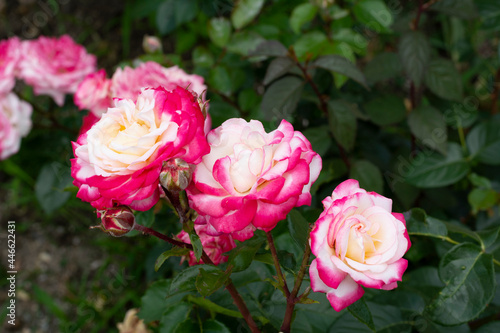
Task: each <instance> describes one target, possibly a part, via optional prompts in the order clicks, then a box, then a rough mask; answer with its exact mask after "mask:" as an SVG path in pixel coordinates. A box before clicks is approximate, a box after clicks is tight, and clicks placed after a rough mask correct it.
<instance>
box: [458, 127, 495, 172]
mask: <svg viewBox="0 0 500 333" xmlns="http://www.w3.org/2000/svg"><path fill="white" fill-rule="evenodd" d="M499 128H500V121H498V120H493V121H488V122H483V123H480V124H478V125H476V126H475V127H474V128H473V129H472V130H471V131H470V132H469V134H468V135H467V138H466V142H467V147H468V148H469V151H470V154H471V158H473V159H476V160H478V161H479V162H481V163H484V164H490V165H499V164H500V131H499V130H498V129H499Z"/></svg>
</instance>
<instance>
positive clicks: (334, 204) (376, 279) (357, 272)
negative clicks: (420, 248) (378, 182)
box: [309, 179, 411, 311]
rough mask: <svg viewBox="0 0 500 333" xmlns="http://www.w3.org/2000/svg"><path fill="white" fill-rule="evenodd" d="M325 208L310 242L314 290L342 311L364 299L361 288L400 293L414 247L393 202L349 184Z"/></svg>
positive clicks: (337, 309)
mask: <svg viewBox="0 0 500 333" xmlns="http://www.w3.org/2000/svg"><path fill="white" fill-rule="evenodd" d="M323 205H324V207H325V210H324V211H323V213H321V215H320V217H319V219H318V220H317V221H316V224H315V226H314V228H313V230H312V231H311V236H310V237H311V238H310V244H311V251H312V253H313V254H314V255H315V256H316V259H314V260H313V261H312V263H311V267H310V269H309V275H310V277H311V288H312V290H314V291H317V292H324V293H326V297H327V298H328V300H329V301H330V304H331V305H332V306H333V308H334V309H335V310H336V311H340V310H342V309H343V308H345V307H347V306H349V305H351V304H352V303H354V302H356V301H357V300H358V299H360V298H361V296H363V293H364V290H363V288H362V287H361V286H364V287H367V288H376V289H385V290H390V289H394V288H396V287H397V281H401V279H402V276H403V273H404V271H405V270H406V267H407V266H408V262H407V261H406V260H405V259H402V256H403V255H404V254H405V253H406V251H407V250H408V249H409V248H410V245H411V244H410V239H409V237H408V233H407V231H406V223H405V220H404V217H403V214H400V213H391V210H392V200H391V199H388V198H386V197H384V196H381V195H379V194H377V193H375V192H366V191H365V190H364V189H361V188H359V184H358V182H357V181H356V180H354V179H349V180H346V181H344V182H343V183H341V184H340V185H339V186H337V187H336V188H335V190H333V193H332V196H331V197H327V198H326V199H325V200H323Z"/></svg>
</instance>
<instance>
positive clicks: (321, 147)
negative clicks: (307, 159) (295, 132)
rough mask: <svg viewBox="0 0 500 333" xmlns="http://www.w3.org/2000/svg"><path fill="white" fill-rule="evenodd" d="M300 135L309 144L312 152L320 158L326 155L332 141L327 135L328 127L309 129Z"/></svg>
mask: <svg viewBox="0 0 500 333" xmlns="http://www.w3.org/2000/svg"><path fill="white" fill-rule="evenodd" d="M302 133H303V134H304V135H305V137H306V138H307V140H309V142H310V143H311V146H312V148H313V150H314V151H315V152H317V153H318V154H320V155H321V156H323V155H325V154H326V152H327V151H328V149H329V148H330V145H331V144H332V139H331V137H330V135H329V134H328V126H318V127H311V128H308V129H306V130H305V131H302Z"/></svg>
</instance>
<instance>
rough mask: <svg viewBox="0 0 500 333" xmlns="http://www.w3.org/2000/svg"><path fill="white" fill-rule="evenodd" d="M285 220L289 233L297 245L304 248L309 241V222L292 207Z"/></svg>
mask: <svg viewBox="0 0 500 333" xmlns="http://www.w3.org/2000/svg"><path fill="white" fill-rule="evenodd" d="M287 220H288V230H289V231H290V235H291V236H292V238H293V240H294V241H295V242H296V243H297V245H298V246H300V248H301V249H302V250H304V249H305V247H306V245H307V242H308V241H309V222H307V220H306V219H305V218H304V217H303V216H302V214H300V213H299V211H298V210H296V209H292V210H291V211H290V213H288V216H287Z"/></svg>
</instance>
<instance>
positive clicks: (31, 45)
mask: <svg viewBox="0 0 500 333" xmlns="http://www.w3.org/2000/svg"><path fill="white" fill-rule="evenodd" d="M22 53H23V54H22V59H21V62H20V64H19V67H20V76H21V78H22V79H24V80H25V81H26V83H27V84H29V85H31V86H33V88H34V92H35V94H37V95H49V96H51V97H52V98H53V99H54V101H55V102H56V103H57V104H58V105H62V104H63V103H64V95H65V94H68V93H75V92H76V89H77V88H78V85H79V84H80V82H82V80H83V79H84V78H85V76H87V75H88V74H90V73H92V72H95V70H96V57H95V56H93V55H91V54H88V53H87V51H86V50H85V48H84V47H83V46H81V45H79V44H76V43H75V42H74V41H73V39H72V38H71V37H70V36H68V35H64V36H61V37H59V38H53V37H44V36H41V37H39V38H38V39H36V40H31V41H25V42H23V46H22Z"/></svg>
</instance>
